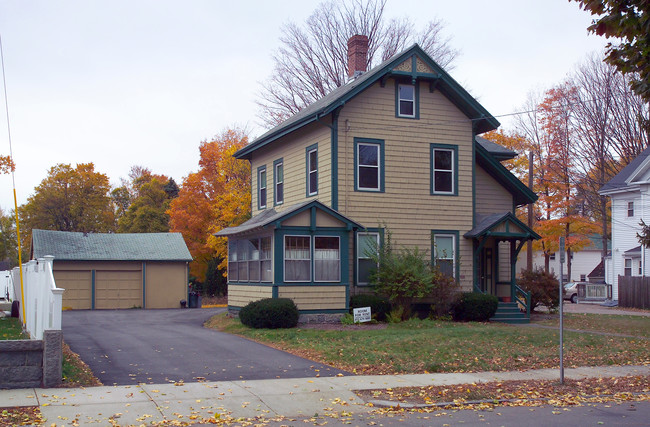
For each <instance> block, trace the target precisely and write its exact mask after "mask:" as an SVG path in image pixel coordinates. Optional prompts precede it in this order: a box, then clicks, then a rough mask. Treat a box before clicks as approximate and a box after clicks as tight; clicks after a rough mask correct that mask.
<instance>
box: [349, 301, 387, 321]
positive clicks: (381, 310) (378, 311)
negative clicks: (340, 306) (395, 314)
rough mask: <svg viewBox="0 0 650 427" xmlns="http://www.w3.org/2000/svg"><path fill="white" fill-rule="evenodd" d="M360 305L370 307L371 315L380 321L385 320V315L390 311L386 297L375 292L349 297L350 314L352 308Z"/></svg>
mask: <svg viewBox="0 0 650 427" xmlns="http://www.w3.org/2000/svg"><path fill="white" fill-rule="evenodd" d="M360 307H370V311H371V313H372V316H373V317H374V318H375V319H377V320H378V321H380V322H383V321H384V320H386V315H387V314H388V313H390V310H391V305H390V301H388V299H387V298H386V297H382V296H379V295H375V294H359V295H353V296H351V297H350V314H352V309H354V308H360Z"/></svg>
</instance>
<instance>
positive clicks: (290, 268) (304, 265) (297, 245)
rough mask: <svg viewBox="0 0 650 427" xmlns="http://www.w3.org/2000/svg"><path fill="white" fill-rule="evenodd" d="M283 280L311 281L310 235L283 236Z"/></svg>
mask: <svg viewBox="0 0 650 427" xmlns="http://www.w3.org/2000/svg"><path fill="white" fill-rule="evenodd" d="M284 281H285V282H309V281H311V237H310V236H284Z"/></svg>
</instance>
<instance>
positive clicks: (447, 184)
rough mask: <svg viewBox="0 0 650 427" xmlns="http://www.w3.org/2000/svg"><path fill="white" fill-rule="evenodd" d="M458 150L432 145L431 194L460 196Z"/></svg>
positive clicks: (444, 145)
mask: <svg viewBox="0 0 650 427" xmlns="http://www.w3.org/2000/svg"><path fill="white" fill-rule="evenodd" d="M457 157H458V148H457V146H455V145H446V144H431V194H442V195H452V196H455V195H457V194H458V190H457V188H456V187H457V182H458V159H457Z"/></svg>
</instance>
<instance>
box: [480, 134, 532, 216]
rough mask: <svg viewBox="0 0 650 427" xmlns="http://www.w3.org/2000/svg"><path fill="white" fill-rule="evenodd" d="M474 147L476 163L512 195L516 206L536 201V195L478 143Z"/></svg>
mask: <svg viewBox="0 0 650 427" xmlns="http://www.w3.org/2000/svg"><path fill="white" fill-rule="evenodd" d="M495 145H497V144H495ZM474 147H475V149H476V150H475V151H476V162H477V163H478V164H479V165H481V167H483V169H485V171H486V172H487V173H488V174H490V176H492V178H494V179H496V180H497V182H499V183H500V184H501V185H503V186H504V187H505V188H506V189H507V190H508V191H509V192H510V194H512V197H513V199H514V201H515V204H516V205H517V206H520V205H526V204H528V203H533V202H535V201H536V200H537V194H535V193H534V192H533V191H532V190H531V189H530V188H528V187H527V186H526V185H525V184H524V183H523V182H521V181H520V180H519V178H517V177H516V176H514V175H513V174H512V172H510V171H509V170H508V169H506V167H505V166H503V165H502V164H501V163H499V161H498V160H497V159H495V158H494V156H492V154H490V152H488V150H487V149H485V148H484V147H483V145H482V144H481V143H480V142H476V143H475V144H474Z"/></svg>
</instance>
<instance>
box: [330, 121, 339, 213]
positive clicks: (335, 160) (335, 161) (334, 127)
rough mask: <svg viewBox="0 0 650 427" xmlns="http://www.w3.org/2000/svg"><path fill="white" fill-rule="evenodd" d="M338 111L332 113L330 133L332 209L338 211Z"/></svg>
mask: <svg viewBox="0 0 650 427" xmlns="http://www.w3.org/2000/svg"><path fill="white" fill-rule="evenodd" d="M339 111H340V110H336V111H333V112H332V127H331V129H332V132H331V136H330V138H331V141H330V144H331V148H330V150H331V152H332V153H331V157H332V159H331V161H332V165H331V169H332V173H331V175H332V177H331V179H330V181H331V184H332V203H331V206H332V209H334V210H338V208H339Z"/></svg>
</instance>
